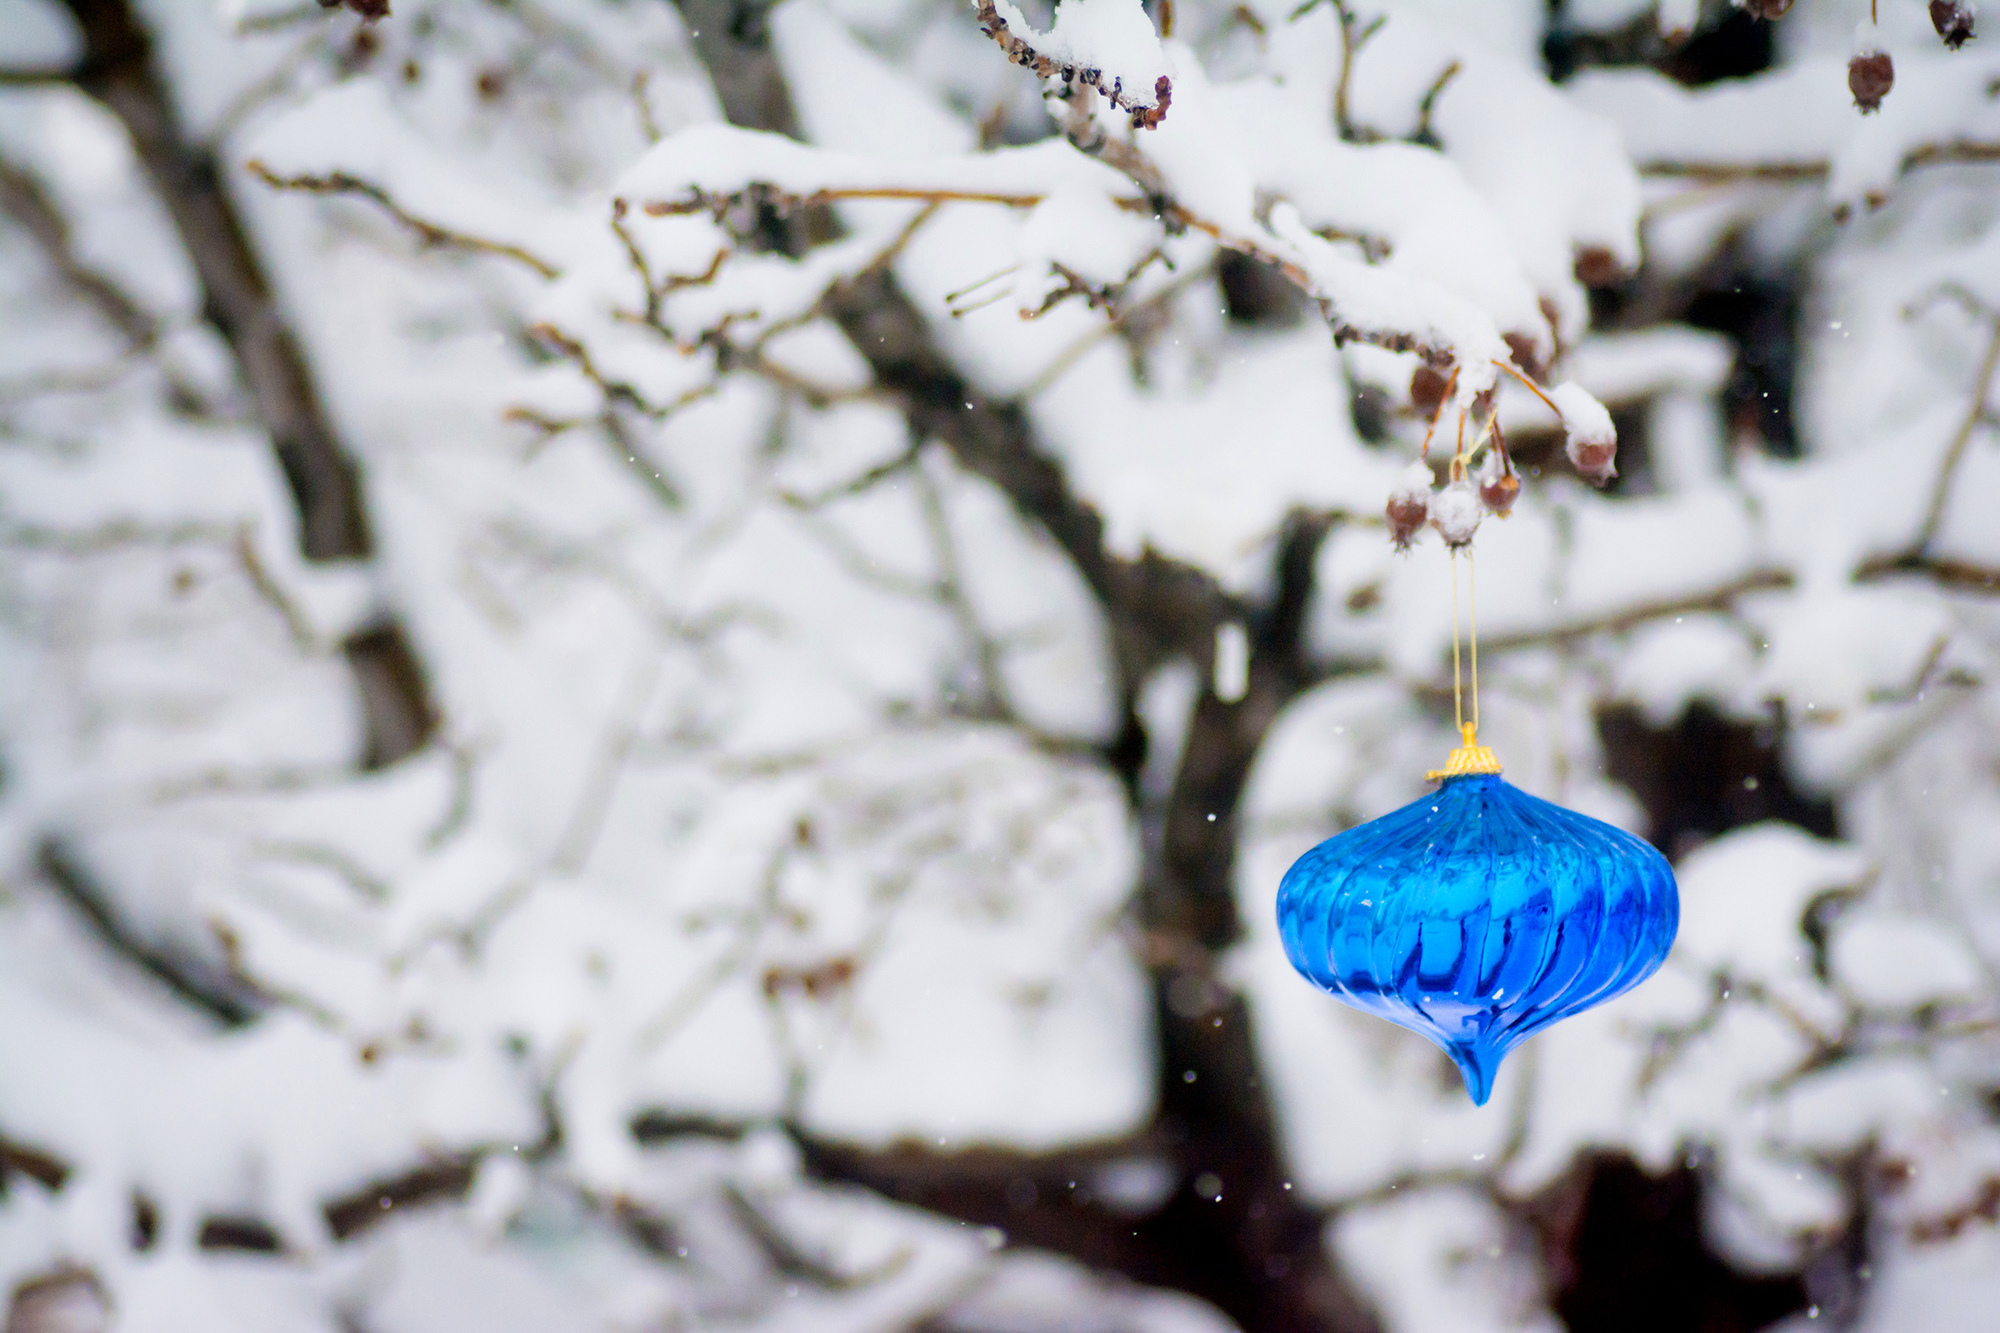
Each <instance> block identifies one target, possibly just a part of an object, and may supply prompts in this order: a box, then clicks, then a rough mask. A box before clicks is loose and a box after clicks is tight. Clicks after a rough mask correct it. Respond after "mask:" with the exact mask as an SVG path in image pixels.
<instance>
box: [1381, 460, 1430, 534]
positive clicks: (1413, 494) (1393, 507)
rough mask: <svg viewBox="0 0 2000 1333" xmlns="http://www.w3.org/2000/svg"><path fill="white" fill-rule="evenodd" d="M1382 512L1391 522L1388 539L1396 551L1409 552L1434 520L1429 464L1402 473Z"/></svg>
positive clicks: (1420, 464)
mask: <svg viewBox="0 0 2000 1333" xmlns="http://www.w3.org/2000/svg"><path fill="white" fill-rule="evenodd" d="M1383 513H1384V516H1385V517H1387V519H1388V520H1389V540H1390V541H1392V542H1394V543H1395V544H1396V549H1397V550H1399V551H1407V550H1409V549H1410V543H1411V542H1412V541H1413V540H1415V538H1416V535H1417V534H1418V533H1419V532H1422V531H1423V528H1424V524H1426V523H1428V522H1430V518H1431V470H1430V467H1429V465H1428V464H1425V463H1412V464H1410V466H1409V467H1407V468H1405V469H1404V470H1403V475H1402V476H1401V477H1400V478H1398V479H1397V482H1396V488H1395V489H1394V490H1392V491H1390V492H1389V505H1388V508H1387V509H1385V510H1384V511H1383Z"/></svg>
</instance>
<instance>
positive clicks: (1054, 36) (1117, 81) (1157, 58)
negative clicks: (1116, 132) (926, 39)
mask: <svg viewBox="0 0 2000 1333" xmlns="http://www.w3.org/2000/svg"><path fill="white" fill-rule="evenodd" d="M975 2H976V3H977V5H978V7H979V26H980V30H981V31H983V32H984V33H985V34H986V35H987V36H988V37H991V38H992V39H993V40H994V41H996V42H998V43H1000V46H1001V49H1002V50H1004V51H1006V53H1007V58H1008V59H1009V60H1011V61H1013V62H1014V63H1015V64H1017V65H1022V66H1025V67H1026V68H1028V69H1031V70H1033V71H1034V72H1035V73H1036V74H1038V75H1040V76H1041V77H1042V78H1045V79H1055V78H1060V79H1061V80H1062V82H1063V84H1064V85H1065V87H1068V86H1069V85H1073V84H1079V83H1080V84H1083V85H1085V86H1086V87H1090V88H1095V89H1096V90H1097V91H1098V92H1100V93H1103V94H1104V96H1105V97H1106V98H1108V99H1110V102H1111V104H1112V105H1113V106H1115V107H1117V108H1118V109H1119V110H1120V111H1124V112H1127V113H1128V114H1130V115H1131V117H1132V127H1133V128H1134V129H1148V130H1149V129H1152V128H1153V127H1154V126H1156V125H1158V124H1159V123H1160V121H1161V120H1163V119H1165V117H1166V114H1167V107H1168V105H1169V104H1170V103H1171V102H1172V101H1173V81H1172V79H1171V78H1170V77H1169V76H1168V73H1167V70H1168V65H1167V58H1166V53H1165V52H1164V51H1162V50H1161V49H1160V39H1159V37H1158V35H1157V34H1155V33H1154V31H1153V25H1152V24H1151V23H1150V22H1148V21H1147V19H1146V12H1145V11H1144V10H1143V9H1141V8H1140V7H1139V2H1138V0H1065V2H1064V3H1063V4H1061V5H1060V6H1059V7H1058V8H1057V10H1056V20H1055V25H1054V26H1053V27H1052V28H1050V29H1049V31H1047V32H1036V31H1035V30H1034V29H1033V28H1032V27H1030V26H1029V25H1028V21H1027V20H1026V19H1025V18H1023V17H1022V15H1021V11H1020V10H1018V9H1016V8H1015V7H1014V6H1013V5H1012V4H1011V3H1010V2H1009V0H975ZM1148 87H1150V88H1151V89H1152V100H1151V101H1147V100H1144V97H1143V96H1142V95H1135V94H1134V93H1133V92H1130V91H1128V89H1140V88H1148Z"/></svg>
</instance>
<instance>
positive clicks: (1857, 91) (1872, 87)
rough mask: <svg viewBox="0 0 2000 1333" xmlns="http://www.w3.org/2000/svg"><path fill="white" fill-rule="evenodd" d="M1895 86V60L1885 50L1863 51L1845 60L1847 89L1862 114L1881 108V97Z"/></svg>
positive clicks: (1886, 94)
mask: <svg viewBox="0 0 2000 1333" xmlns="http://www.w3.org/2000/svg"><path fill="white" fill-rule="evenodd" d="M1895 86H1896V62H1895V61H1893V60H1891V59H1889V53H1888V52H1887V51H1863V52H1862V53H1861V54H1860V55H1858V56H1856V57H1854V59H1852V60H1850V61H1848V62H1847V90H1848V91H1849V92H1851V93H1853V94H1854V105H1856V106H1858V107H1860V108H1861V111H1862V114H1864V115H1866V114H1867V113H1868V112H1870V111H1880V110H1881V109H1882V99H1883V98H1885V97H1887V96H1888V95H1889V90H1890V89H1891V88H1893V87H1895Z"/></svg>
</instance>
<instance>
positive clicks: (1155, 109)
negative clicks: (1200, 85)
mask: <svg viewBox="0 0 2000 1333" xmlns="http://www.w3.org/2000/svg"><path fill="white" fill-rule="evenodd" d="M979 30H980V31H981V32H983V33H985V34H986V35H987V36H988V37H991V38H992V39H993V40H994V41H996V42H998V43H1000V48H1001V50H1003V51H1005V52H1006V53H1007V58H1008V59H1009V60H1011V61H1013V62H1014V63H1015V64H1017V65H1021V66H1023V67H1025V68H1027V69H1031V70H1033V71H1034V72H1035V73H1036V74H1037V75H1039V76H1040V77H1042V78H1044V79H1054V78H1060V79H1061V80H1062V81H1063V82H1064V83H1065V84H1077V83H1081V84H1084V85H1087V86H1088V87H1091V88H1095V89H1097V91H1098V92H1100V93H1103V94H1104V96H1105V98H1106V99H1107V100H1108V101H1109V102H1110V103H1111V105H1113V106H1115V107H1117V108H1118V109H1119V110H1120V111H1124V112H1126V113H1128V114H1129V115H1130V116H1131V117H1132V128H1133V129H1135V130H1150V129H1152V128H1153V127H1154V126H1155V125H1158V124H1159V123H1160V122H1161V121H1162V120H1164V119H1166V115H1167V106H1168V104H1169V103H1171V102H1172V101H1173V98H1174V87H1173V83H1172V81H1171V80H1169V79H1168V78H1167V76H1166V75H1164V74H1162V75H1161V76H1160V77H1159V78H1158V79H1156V80H1154V82H1153V100H1152V102H1151V103H1150V104H1147V103H1142V102H1138V101H1135V100H1133V98H1132V96H1131V94H1129V93H1127V92H1126V91H1125V82H1124V80H1123V79H1118V78H1113V79H1111V80H1109V81H1108V82H1107V81H1106V79H1105V77H1104V71H1102V70H1099V69H1091V68H1088V67H1084V68H1078V67H1077V66H1075V65H1068V64H1064V63H1063V62H1061V61H1059V60H1055V59H1053V58H1052V57H1049V56H1046V55H1043V54H1042V53H1041V52H1040V51H1037V50H1036V49H1035V48H1034V47H1033V46H1031V45H1029V44H1028V43H1027V42H1026V41H1024V40H1022V39H1021V38H1019V37H1016V36H1015V35H1014V33H1013V32H1012V31H1011V30H1010V29H1009V28H1008V27H1007V20H1006V19H1003V18H1001V17H1000V11H999V10H997V9H995V8H994V7H993V0H979Z"/></svg>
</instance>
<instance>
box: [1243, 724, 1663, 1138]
mask: <svg viewBox="0 0 2000 1333" xmlns="http://www.w3.org/2000/svg"><path fill="white" fill-rule="evenodd" d="M1466 732H1467V734H1466V745H1465V748H1463V749H1460V750H1458V751H1456V752H1454V754H1453V755H1452V763H1451V765H1450V766H1449V767H1447V768H1446V769H1445V770H1444V772H1443V773H1434V774H1432V775H1431V776H1432V777H1442V778H1443V779H1444V783H1443V785H1442V786H1441V787H1439V788H1438V790H1437V791H1436V792H1434V793H1432V794H1431V795H1429V796H1426V797H1423V798H1422V799H1421V800H1418V801H1414V802H1412V803H1411V804H1409V805H1406V806H1404V807H1403V808H1402V809H1400V810H1397V811H1395V812H1394V813H1393V814H1387V815H1384V816H1383V817H1382V818H1380V819H1377V820H1375V821H1373V822H1371V823H1367V824H1363V825H1361V826H1360V827H1358V828H1352V829H1349V830H1348V831H1347V832H1345V833H1342V834H1339V835H1338V836H1336V837H1332V838H1329V839H1327V840H1326V841H1325V842H1323V843H1321V844H1320V845H1319V846H1317V847H1315V848H1313V849H1312V850H1311V851H1309V852H1307V853H1306V854H1305V855H1304V856H1302V857H1300V858H1299V859H1298V861H1297V862H1296V863H1295V864H1294V865H1293V866H1292V868H1291V869H1290V870H1289V871H1287V872H1286V873H1285V878H1284V882H1283V883H1282V884H1280V886H1279V888H1278V930H1279V933H1280V935H1281V936H1282V937H1283V939H1284V942H1285V952H1286V954H1287V955H1288V956H1290V958H1291V960H1292V966H1294V967H1296V968H1297V969H1298V970H1299V971H1300V972H1301V973H1303V974H1304V975H1305V976H1306V978H1307V979H1308V980H1310V981H1311V982H1312V983H1313V984H1314V985H1317V986H1319V987H1321V988H1322V989H1324V990H1327V991H1330V992H1332V993H1333V995H1334V996H1335V997H1336V998H1338V999H1340V1000H1342V1001H1344V1002H1346V1003H1348V1004H1351V1005H1353V1006H1354V1007H1355V1008H1357V1009H1361V1010H1364V1011H1366V1012H1368V1013H1371V1014H1375V1015H1377V1016H1378V1017H1381V1018H1386V1019H1388V1020H1389V1021H1390V1022H1391V1023H1396V1024H1400V1025H1401V1026H1403V1027H1406V1028H1409V1029H1411V1030H1412V1031H1415V1032H1421V1033H1422V1034H1423V1035H1424V1036H1426V1037H1429V1038H1430V1039H1431V1040H1432V1041H1434V1042H1436V1043H1437V1044H1438V1045H1439V1046H1441V1047H1443V1048H1444V1050H1445V1053H1446V1054H1448V1055H1450V1056H1451V1058H1452V1060H1453V1061H1455V1062H1456V1063H1457V1065H1458V1068H1459V1071H1460V1072H1461V1073H1462V1074H1464V1075H1465V1090H1466V1091H1467V1092H1469V1093H1471V1094H1472V1100H1473V1101H1474V1102H1476V1103H1478V1104H1480V1105H1482V1106H1483V1105H1485V1103H1486V1099H1487V1097H1488V1096H1490V1095H1491V1093H1492V1091H1493V1076H1494V1074H1495V1073H1497V1072H1498V1070H1499V1068H1500V1062H1501V1060H1503V1059H1504V1058H1505V1057H1506V1055H1507V1052H1509V1051H1511V1050H1512V1049H1513V1048H1514V1047H1516V1046H1518V1045H1520V1043H1521V1042H1523V1041H1525V1040H1526V1039H1527V1038H1528V1037H1529V1036H1531V1035H1533V1034H1534V1033H1536V1032H1538V1031H1540V1030H1541V1029H1543V1028H1545V1027H1547V1026H1549V1025H1550V1024H1551V1023H1554V1022H1556V1021H1558V1020H1559V1019H1563V1018H1567V1017H1568V1016H1569V1015H1571V1014H1574V1013H1577V1012H1579V1011H1580V1010H1584V1009H1588V1008H1590V1007H1591V1006H1592V1005H1596V1004H1602V1003H1604V1002H1605V1001H1606V1000H1609V999H1611V998H1612V997H1613V996H1616V995H1621V994H1623V993H1624V992H1626V991H1628V990H1630V989H1631V988H1632V987H1634V986H1636V985H1638V984H1639V983H1640V982H1641V981H1644V980H1645V979H1646V978H1647V977H1649V976H1651V975H1652V973H1653V971H1654V969H1655V968H1657V967H1659V965H1660V962H1661V960H1662V959H1664V958H1665V957H1666V956H1667V950H1668V948H1669V947H1670V946H1671V945H1672V944H1673V942H1674V932H1675V930H1676V929H1678V928H1679V925H1680V899H1679V895H1678V893H1677V892H1676V891H1675V888H1674V874H1673V870H1672V869H1671V868H1670V867H1669V866H1668V865H1667V860H1666V858H1665V857H1663V856H1661V855H1660V854H1659V852H1657V851H1655V850H1654V849H1653V848H1652V846H1650V845H1649V844H1647V843H1645V842H1643V841H1641V840H1640V839H1638V838H1635V837H1633V836H1632V835H1631V834H1629V833H1626V832H1623V831H1622V830H1620V829H1615V828H1613V827H1611V825H1609V824H1605V823H1602V822H1600V821H1598V820H1595V819H1592V818H1590V817H1589V816H1587V815H1580V814H1577V813H1576V812H1575V811H1573V810H1565V809H1563V808H1562V807H1561V806H1559V805H1551V804H1550V803H1549V802H1547V801H1544V800H1540V799H1538V798H1536V797H1533V796H1530V795H1528V794H1527V793H1526V792H1524V791H1521V790H1519V789H1518V788H1516V787H1512V786H1509V785H1508V784H1507V783H1506V782H1504V781H1502V780H1501V778H1500V765H1499V763H1498V762H1497V761H1496V760H1494V758H1493V752H1492V751H1491V750H1488V749H1486V748H1484V747H1482V746H1478V745H1476V744H1475V742H1474V739H1473V735H1472V729H1471V728H1466Z"/></svg>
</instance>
